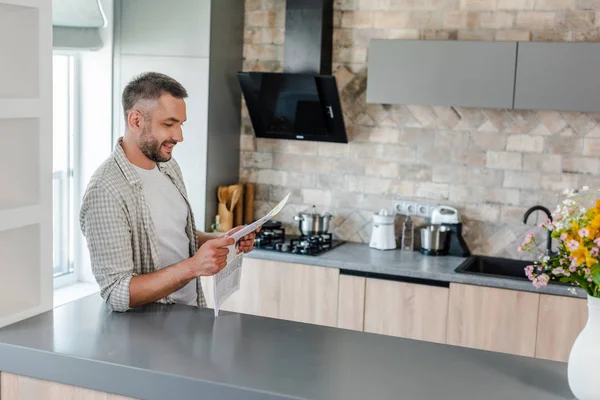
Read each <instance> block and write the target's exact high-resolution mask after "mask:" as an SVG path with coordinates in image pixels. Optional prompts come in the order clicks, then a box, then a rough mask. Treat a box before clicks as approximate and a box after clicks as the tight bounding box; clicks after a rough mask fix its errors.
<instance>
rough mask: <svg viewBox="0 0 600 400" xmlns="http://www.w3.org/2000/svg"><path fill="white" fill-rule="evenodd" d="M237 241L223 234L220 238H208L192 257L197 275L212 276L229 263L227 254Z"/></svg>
mask: <svg viewBox="0 0 600 400" xmlns="http://www.w3.org/2000/svg"><path fill="white" fill-rule="evenodd" d="M234 243H235V241H234V240H233V238H230V237H228V236H223V237H220V238H218V239H211V240H207V241H206V242H205V243H204V244H203V245H202V246H201V247H200V249H198V251H197V252H196V254H194V256H193V257H192V260H193V265H194V272H195V275H196V276H212V275H214V274H216V273H217V272H219V271H221V270H222V269H223V268H225V266H226V265H227V254H228V253H229V249H227V246H231V245H232V244H234Z"/></svg>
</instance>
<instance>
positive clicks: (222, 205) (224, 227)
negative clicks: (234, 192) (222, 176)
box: [217, 186, 233, 232]
mask: <svg viewBox="0 0 600 400" xmlns="http://www.w3.org/2000/svg"><path fill="white" fill-rule="evenodd" d="M228 192H229V190H228V188H227V186H219V188H218V189H217V198H218V200H219V204H218V207H217V213H218V215H219V220H220V231H221V232H227V231H229V230H231V229H232V228H233V213H232V212H231V211H229V210H228V208H227V203H228V201H229V194H228Z"/></svg>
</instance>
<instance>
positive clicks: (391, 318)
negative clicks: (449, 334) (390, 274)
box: [365, 278, 448, 343]
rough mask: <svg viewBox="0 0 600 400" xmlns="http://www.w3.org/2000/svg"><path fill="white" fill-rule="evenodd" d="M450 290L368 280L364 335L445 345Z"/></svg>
mask: <svg viewBox="0 0 600 400" xmlns="http://www.w3.org/2000/svg"><path fill="white" fill-rule="evenodd" d="M447 313H448V289H447V288H444V287H437V286H427V285H417V284H412V283H404V282H394V281H387V280H380V279H371V278H367V284H366V295H365V332H372V333H381V334H384V335H391V336H400V337H405V338H411V339H418V340H427V341H431V342H438V343H445V342H446V321H447Z"/></svg>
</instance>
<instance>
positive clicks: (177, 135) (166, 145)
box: [138, 94, 187, 162]
mask: <svg viewBox="0 0 600 400" xmlns="http://www.w3.org/2000/svg"><path fill="white" fill-rule="evenodd" d="M146 114H147V115H146V116H145V118H144V126H143V129H142V132H141V133H140V135H139V136H138V146H139V148H140V150H141V151H142V153H144V155H145V156H146V157H148V158H149V159H150V160H152V161H154V162H166V161H169V160H170V159H171V153H172V151H173V147H175V145H176V144H177V143H179V142H181V141H183V129H182V126H183V123H184V122H185V120H186V118H187V117H186V107H185V101H184V100H183V99H177V98H175V97H173V96H171V95H170V94H163V95H162V96H160V98H159V99H158V101H157V105H156V107H155V108H154V109H153V110H152V111H151V112H149V113H146Z"/></svg>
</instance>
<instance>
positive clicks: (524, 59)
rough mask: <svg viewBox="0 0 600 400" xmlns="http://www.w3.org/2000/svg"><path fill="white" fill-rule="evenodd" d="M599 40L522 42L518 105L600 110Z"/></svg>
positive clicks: (518, 76)
mask: <svg viewBox="0 0 600 400" xmlns="http://www.w3.org/2000/svg"><path fill="white" fill-rule="evenodd" d="M599 69H600V43H552V42H531V43H524V42H521V43H519V47H518V61H517V78H516V84H515V106H514V108H516V109H523V110H560V111H580V112H598V111H600V81H599V80H598V78H597V75H598V70H599Z"/></svg>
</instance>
